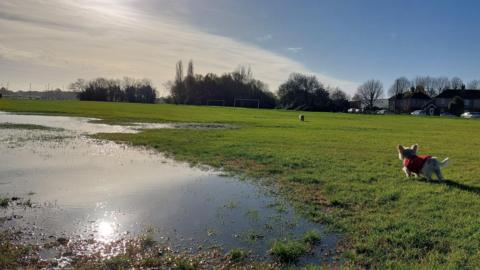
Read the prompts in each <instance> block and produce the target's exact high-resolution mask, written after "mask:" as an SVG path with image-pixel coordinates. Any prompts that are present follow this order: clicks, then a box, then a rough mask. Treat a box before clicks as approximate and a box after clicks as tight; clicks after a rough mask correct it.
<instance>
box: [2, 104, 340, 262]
mask: <svg viewBox="0 0 480 270" xmlns="http://www.w3.org/2000/svg"><path fill="white" fill-rule="evenodd" d="M36 117H40V118H41V117H45V116H36ZM47 118H48V117H47ZM50 118H51V117H50ZM68 119H70V118H68V117H65V121H64V120H61V121H60V122H62V121H64V122H63V123H67V122H68V121H67V120H68ZM14 120H15V117H12V119H9V118H8V115H7V114H3V115H0V123H1V122H2V121H4V122H14ZM70 120H71V121H73V122H75V121H77V120H72V119H70ZM54 121H58V120H57V119H54ZM56 123H59V122H56ZM36 124H41V125H47V126H48V124H49V120H48V119H42V120H38V119H37V120H36ZM68 125H70V124H68ZM68 125H67V126H66V127H64V128H67V127H68ZM56 127H63V126H56ZM61 134H64V132H61V131H39V130H34V131H28V130H17V129H0V175H1V179H0V185H1V191H0V193H1V194H2V195H9V196H10V195H11V196H13V195H15V196H28V195H27V194H28V193H30V192H33V193H34V194H33V195H30V196H29V197H30V198H31V199H32V200H33V201H34V202H36V203H38V206H39V207H34V208H25V209H9V210H6V211H4V212H1V213H0V217H1V216H11V215H13V214H18V215H21V216H22V218H19V219H12V220H10V221H7V222H5V223H4V224H3V227H12V228H15V229H23V230H26V231H28V232H30V233H29V235H30V236H31V237H30V238H31V239H29V240H30V241H32V242H42V241H44V240H46V239H48V238H49V237H50V236H55V237H58V236H59V235H66V236H68V237H69V238H70V239H95V240H97V241H99V242H104V243H109V242H112V241H117V240H119V239H121V238H123V237H127V236H133V235H138V234H140V233H143V232H145V231H147V230H150V229H153V231H154V238H155V239H156V240H157V241H160V242H162V243H165V244H168V245H170V246H172V248H174V249H179V250H180V249H182V250H189V249H192V248H194V247H196V246H220V247H222V248H224V250H229V249H231V248H236V247H243V248H247V249H250V250H252V251H253V252H254V254H257V255H259V256H264V255H265V254H266V253H267V250H268V248H269V246H270V244H271V242H272V241H273V240H274V239H282V238H295V237H299V236H300V235H301V234H302V233H304V232H305V231H306V230H308V229H311V228H316V229H318V230H321V227H319V226H318V225H317V224H313V223H310V222H308V221H307V220H305V219H302V218H299V217H298V216H296V215H295V214H294V211H293V210H292V208H291V207H290V206H289V205H288V204H287V203H285V202H284V201H282V200H280V199H278V198H275V197H272V196H270V195H269V194H268V191H267V190H265V189H262V188H259V187H257V186H256V185H253V184H251V183H249V182H247V181H240V180H238V179H235V178H229V177H223V176H221V175H219V174H218V173H217V172H214V171H211V170H210V171H208V170H200V169H197V168H191V167H190V166H188V165H187V164H182V163H178V162H174V161H172V160H170V159H167V158H165V157H163V156H162V155H159V154H157V153H154V152H152V151H149V150H145V149H138V148H132V147H127V146H125V145H119V144H115V143H112V142H105V141H96V140H92V139H89V138H86V137H83V136H79V135H78V133H74V136H71V133H68V134H69V136H70V137H68V138H66V139H58V136H59V135H61ZM52 138H53V139H52ZM335 241H336V238H335V237H334V236H326V237H324V244H327V245H330V246H331V245H333V244H334V243H335Z"/></svg>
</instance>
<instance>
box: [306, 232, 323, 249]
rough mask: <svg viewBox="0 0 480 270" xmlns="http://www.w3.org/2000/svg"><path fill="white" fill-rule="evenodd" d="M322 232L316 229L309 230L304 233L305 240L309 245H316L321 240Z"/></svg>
mask: <svg viewBox="0 0 480 270" xmlns="http://www.w3.org/2000/svg"><path fill="white" fill-rule="evenodd" d="M321 239H322V238H321V236H320V233H319V232H318V231H316V230H309V231H307V232H305V234H304V235H303V242H305V243H307V244H309V245H315V244H317V243H319V242H320V240H321Z"/></svg>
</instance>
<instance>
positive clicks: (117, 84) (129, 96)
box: [69, 77, 157, 103]
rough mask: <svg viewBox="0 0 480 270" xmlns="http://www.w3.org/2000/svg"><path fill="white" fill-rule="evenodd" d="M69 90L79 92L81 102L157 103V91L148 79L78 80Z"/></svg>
mask: <svg viewBox="0 0 480 270" xmlns="http://www.w3.org/2000/svg"><path fill="white" fill-rule="evenodd" d="M69 88H70V89H71V90H73V91H76V92H78V94H77V97H78V98H79V99H80V100H87V101H110V102H137V103H155V100H156V98H157V91H156V89H155V88H154V87H153V86H152V83H151V82H150V80H147V79H142V80H137V79H133V78H128V77H125V78H123V79H122V80H119V79H105V78H97V79H93V80H90V81H85V80H83V79H78V80H77V81H76V82H74V83H72V84H70V87H69Z"/></svg>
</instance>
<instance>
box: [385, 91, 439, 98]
mask: <svg viewBox="0 0 480 270" xmlns="http://www.w3.org/2000/svg"><path fill="white" fill-rule="evenodd" d="M407 98H414V99H429V100H430V99H432V98H431V97H430V96H429V95H427V94H425V93H423V92H406V93H402V94H396V95H394V96H392V97H390V99H407Z"/></svg>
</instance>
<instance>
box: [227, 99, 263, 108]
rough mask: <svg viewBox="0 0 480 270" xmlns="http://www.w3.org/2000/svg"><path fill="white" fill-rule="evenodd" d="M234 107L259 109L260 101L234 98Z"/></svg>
mask: <svg viewBox="0 0 480 270" xmlns="http://www.w3.org/2000/svg"><path fill="white" fill-rule="evenodd" d="M233 106H234V107H247V108H257V109H259V108H260V99H255V98H236V99H234V100H233Z"/></svg>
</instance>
